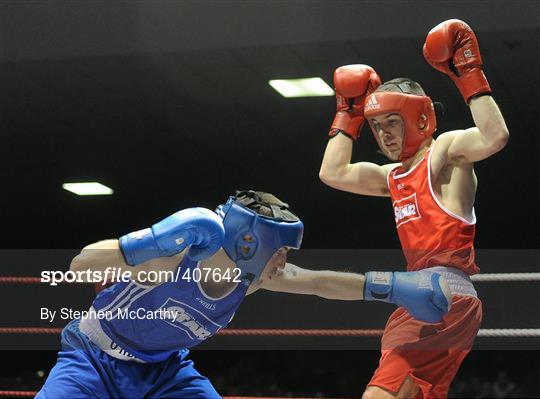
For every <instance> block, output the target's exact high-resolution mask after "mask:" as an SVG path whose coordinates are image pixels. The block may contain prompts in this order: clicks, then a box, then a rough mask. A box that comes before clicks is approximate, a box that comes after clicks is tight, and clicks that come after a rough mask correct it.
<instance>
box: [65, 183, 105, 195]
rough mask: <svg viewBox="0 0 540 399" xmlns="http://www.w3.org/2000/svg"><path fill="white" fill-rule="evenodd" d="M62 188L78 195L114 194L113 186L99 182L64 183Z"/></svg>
mask: <svg viewBox="0 0 540 399" xmlns="http://www.w3.org/2000/svg"><path fill="white" fill-rule="evenodd" d="M62 188H63V189H64V190H67V191H71V192H72V193H74V194H77V195H112V193H114V191H113V189H112V188H109V187H107V186H104V185H103V184H101V183H98V182H95V181H93V182H86V183H64V184H62Z"/></svg>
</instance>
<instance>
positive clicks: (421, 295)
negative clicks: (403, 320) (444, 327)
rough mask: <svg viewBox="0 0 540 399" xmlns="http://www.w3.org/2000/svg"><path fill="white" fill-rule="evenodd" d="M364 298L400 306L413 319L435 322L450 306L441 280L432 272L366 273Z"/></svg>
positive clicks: (448, 294)
mask: <svg viewBox="0 0 540 399" xmlns="http://www.w3.org/2000/svg"><path fill="white" fill-rule="evenodd" d="M364 299H365V300H366V301H383V302H390V303H395V304H396V305H398V306H402V307H404V308H405V309H407V311H408V312H409V313H410V314H411V315H412V316H413V317H414V318H415V319H418V320H422V321H425V322H428V323H438V322H440V321H441V320H442V318H443V316H444V315H445V314H446V313H448V311H449V310H450V307H451V306H452V294H451V293H450V288H449V287H448V284H447V283H446V280H445V279H444V277H442V276H441V275H440V274H437V273H433V272H423V271H418V272H393V273H392V272H368V273H366V276H365V283H364Z"/></svg>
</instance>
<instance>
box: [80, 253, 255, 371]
mask: <svg viewBox="0 0 540 399" xmlns="http://www.w3.org/2000/svg"><path fill="white" fill-rule="evenodd" d="M178 267H179V268H180V273H179V276H183V275H184V273H187V274H188V275H189V276H191V277H193V273H192V271H193V270H194V269H195V268H197V267H198V263H197V262H195V261H192V260H190V259H188V257H185V258H184V260H183V261H182V262H181V263H180V265H179V266H178ZM188 269H189V270H188ZM248 287H249V281H242V282H241V283H238V285H237V286H236V287H235V288H234V290H233V291H232V292H231V293H230V294H228V295H226V296H225V297H222V298H210V297H208V296H206V295H205V294H204V292H203V291H202V288H201V287H200V285H199V283H197V282H196V281H194V280H193V278H192V279H191V280H187V279H181V278H179V279H178V281H176V282H167V283H162V284H160V285H154V286H144V285H141V284H138V283H136V282H134V281H130V282H127V283H125V282H120V283H117V284H115V285H113V286H111V287H109V288H107V289H106V290H103V291H102V292H100V293H99V295H98V296H97V297H96V299H95V300H94V302H93V304H92V308H93V309H92V310H95V311H96V312H98V314H101V316H99V317H94V318H91V317H89V318H86V319H83V320H82V321H81V323H80V330H81V331H82V332H83V333H85V334H86V335H88V337H89V338H90V339H91V340H92V341H93V342H94V343H95V344H96V345H98V346H99V347H100V348H101V349H102V350H104V351H105V352H107V353H108V354H110V355H112V356H114V357H117V358H120V359H123V360H134V361H139V362H160V361H163V360H166V359H167V358H168V357H169V356H171V355H172V354H173V353H176V352H178V351H179V350H181V349H187V348H190V347H193V346H196V345H198V344H200V343H201V342H203V341H204V340H205V339H207V338H209V337H211V336H212V335H214V334H215V333H216V332H218V331H219V330H220V329H222V328H223V327H225V326H226V325H227V324H228V323H229V322H230V321H231V320H232V318H233V316H234V312H235V311H236V309H237V308H238V307H239V306H240V304H241V303H242V301H243V300H244V297H245V295H246V291H247V289H248ZM100 311H101V312H100ZM103 315H106V317H103ZM149 315H150V316H149ZM140 316H141V317H140Z"/></svg>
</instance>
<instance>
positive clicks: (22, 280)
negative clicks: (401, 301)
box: [0, 273, 540, 285]
mask: <svg viewBox="0 0 540 399" xmlns="http://www.w3.org/2000/svg"><path fill="white" fill-rule="evenodd" d="M471 280H472V281H475V282H494V281H495V282H496V281H540V273H484V274H476V275H474V276H471ZM0 284H45V283H42V282H41V278H40V277H16V276H0ZM59 284H99V285H101V284H100V283H86V282H74V283H72V282H60V283H59Z"/></svg>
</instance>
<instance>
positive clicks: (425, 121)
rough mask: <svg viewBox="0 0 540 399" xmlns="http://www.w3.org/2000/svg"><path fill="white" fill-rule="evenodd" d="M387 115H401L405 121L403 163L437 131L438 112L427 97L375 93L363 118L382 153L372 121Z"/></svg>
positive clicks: (387, 92) (367, 104) (397, 93)
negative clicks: (436, 114) (374, 118)
mask: <svg viewBox="0 0 540 399" xmlns="http://www.w3.org/2000/svg"><path fill="white" fill-rule="evenodd" d="M388 113H396V114H399V115H400V116H401V118H402V119H403V123H404V127H405V128H404V132H403V140H402V149H401V153H400V155H399V160H401V161H403V160H405V159H407V158H410V157H412V156H413V155H414V154H416V152H417V151H418V148H419V147H420V144H421V143H422V141H424V140H425V139H426V138H428V137H431V136H432V135H433V133H434V132H435V130H436V129H437V118H436V116H435V109H434V107H433V102H432V101H431V98H429V97H428V96H422V95H416V94H407V93H399V92H392V91H381V92H374V93H372V94H370V95H369V96H368V97H367V98H366V105H365V107H364V116H365V117H366V119H367V120H368V123H369V125H370V127H371V130H372V131H373V134H374V136H375V140H376V141H377V144H379V147H380V148H381V150H383V152H384V148H383V146H382V145H381V142H380V139H379V132H377V130H376V129H375V127H374V126H373V123H372V121H371V118H373V117H376V116H379V115H383V114H388Z"/></svg>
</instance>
